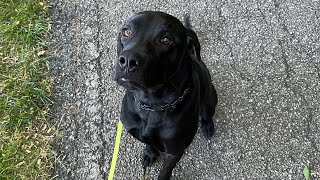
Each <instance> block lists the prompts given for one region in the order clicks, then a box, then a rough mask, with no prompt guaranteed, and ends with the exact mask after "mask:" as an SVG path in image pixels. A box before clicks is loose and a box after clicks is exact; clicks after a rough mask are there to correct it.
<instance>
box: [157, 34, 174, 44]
mask: <svg viewBox="0 0 320 180" xmlns="http://www.w3.org/2000/svg"><path fill="white" fill-rule="evenodd" d="M160 42H161V43H162V44H164V45H167V46H169V45H171V44H172V43H173V40H172V39H171V38H170V37H168V36H165V37H163V38H161V40H160Z"/></svg>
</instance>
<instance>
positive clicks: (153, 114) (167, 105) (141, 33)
mask: <svg viewBox="0 0 320 180" xmlns="http://www.w3.org/2000/svg"><path fill="white" fill-rule="evenodd" d="M117 53H118V58H117V59H116V62H115V64H116V67H115V74H114V80H115V81H117V83H118V84H120V85H121V86H124V87H125V88H126V89H127V91H126V94H125V96H124V98H123V100H122V109H121V121H122V123H123V125H124V127H125V128H126V129H127V130H128V132H129V133H130V134H131V135H132V136H134V137H135V138H137V139H138V140H140V141H142V142H144V143H145V144H146V147H145V149H144V151H143V155H142V166H143V167H144V168H145V167H147V166H149V165H150V164H151V163H153V162H154V161H155V160H156V158H157V156H158V154H159V153H158V151H161V152H163V153H164V163H163V167H162V170H161V172H160V174H159V177H158V179H161V180H164V179H170V177H171V173H172V170H173V168H174V167H175V166H176V163H177V162H178V161H179V160H180V158H181V156H182V155H183V152H184V150H185V149H186V148H187V147H188V146H189V145H190V143H191V142H192V140H193V138H194V135H195V134H196V132H197V129H198V123H199V117H201V128H202V131H203V134H204V136H205V137H206V138H207V139H209V138H211V137H212V135H213V133H214V126H213V122H212V116H213V115H214V113H215V106H216V104H217V94H216V91H215V89H214V87H213V85H212V83H211V77H210V74H209V71H208V69H207V68H206V66H205V64H204V63H203V61H202V60H201V57H200V43H199V41H198V37H197V35H196V34H195V32H194V31H193V30H191V29H190V23H189V20H188V19H187V20H186V27H185V26H184V25H183V24H182V23H181V22H180V21H179V20H178V19H177V18H175V17H173V16H171V15H168V14H165V13H162V12H150V11H148V12H141V13H138V14H135V15H133V16H132V17H130V18H129V19H128V20H127V21H126V22H125V24H124V25H123V27H122V29H121V31H120V33H119V37H118V52H117Z"/></svg>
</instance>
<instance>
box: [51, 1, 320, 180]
mask: <svg viewBox="0 0 320 180" xmlns="http://www.w3.org/2000/svg"><path fill="white" fill-rule="evenodd" d="M51 3H52V4H51V12H50V14H51V19H52V21H53V26H52V42H53V43H52V48H51V49H52V53H53V57H52V58H51V62H50V67H51V76H52V78H53V80H54V89H53V91H54V100H55V102H56V104H55V106H54V108H53V113H54V117H53V121H54V122H56V123H57V125H58V128H59V129H60V131H59V133H60V136H61V138H60V139H59V141H58V142H57V143H56V145H55V147H56V150H57V152H58V153H59V154H60V155H61V159H62V161H61V163H59V164H57V167H56V168H55V173H56V174H57V175H58V177H57V179H66V180H69V179H78V180H90V179H93V180H100V179H107V177H108V173H109V168H110V164H111V158H112V151H113V146H114V140H115V135H116V127H117V122H118V120H119V111H120V102H121V99H122V96H123V93H124V89H122V88H121V87H119V86H117V85H116V84H115V82H113V81H112V78H111V77H112V73H113V69H114V68H113V66H114V62H113V61H114V59H115V58H116V36H117V31H118V30H119V28H120V26H121V25H122V23H123V21H124V20H125V19H126V18H128V17H129V16H131V15H133V14H134V13H135V12H139V11H143V10H159V11H164V12H167V13H169V14H172V15H174V16H176V17H178V18H179V19H180V20H183V17H184V15H185V14H190V17H191V20H192V25H193V29H194V30H195V31H196V32H197V34H198V36H199V40H200V43H201V45H202V53H201V55H202V58H203V60H204V61H205V63H206V65H207V66H208V68H209V69H210V72H211V75H212V77H213V83H214V85H215V87H216V89H217V93H218V97H219V103H218V107H217V111H216V115H215V117H214V121H215V124H216V134H215V135H214V138H213V139H212V140H211V141H207V140H205V139H204V137H203V136H202V134H201V133H200V131H199V132H198V134H197V135H196V137H195V139H194V141H193V143H192V144H191V146H190V147H189V148H188V149H187V151H186V153H185V155H184V156H183V157H182V160H181V161H180V162H179V164H178V165H177V167H176V168H175V170H174V173H173V178H172V179H181V180H221V179H231V180H233V179H303V167H304V164H305V163H309V165H310V169H311V170H313V171H314V172H315V173H316V176H317V177H315V179H317V178H319V179H320V1H319V0H304V1H294V0H293V1H289V0H284V1H277V0H262V1H259V0H255V1H253V0H248V1H234V0H230V1H222V0H216V1H205V0H199V1H195V0H194V1H191V0H189V1H182V0H165V1H161V0H154V1H140V0H128V1H117V0H108V1H107V0H104V1H103V0H85V1H84V0H82V1H80V0H71V1H69V0H52V2H51ZM142 148H143V145H142V144H141V143H140V142H138V141H137V140H135V139H133V138H132V137H130V135H129V134H128V133H126V132H125V131H124V132H123V136H122V139H121V147H120V153H119V157H118V164H117V168H116V175H115V177H114V179H115V180H128V179H140V177H141V175H142V168H141V165H140V156H141V151H142ZM161 163H162V158H159V160H158V161H157V162H156V163H155V165H154V166H152V167H151V168H149V169H148V172H147V177H146V179H155V178H156V176H157V174H158V173H159V168H160V167H161Z"/></svg>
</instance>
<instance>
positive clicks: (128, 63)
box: [118, 56, 139, 71]
mask: <svg viewBox="0 0 320 180" xmlns="http://www.w3.org/2000/svg"><path fill="white" fill-rule="evenodd" d="M118 62H119V66H120V67H121V69H128V70H129V71H132V70H133V69H135V68H137V67H138V66H139V62H138V60H136V59H132V58H127V57H124V56H120V57H119V59H118Z"/></svg>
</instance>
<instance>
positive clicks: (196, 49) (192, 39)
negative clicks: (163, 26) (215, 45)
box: [186, 28, 201, 60]
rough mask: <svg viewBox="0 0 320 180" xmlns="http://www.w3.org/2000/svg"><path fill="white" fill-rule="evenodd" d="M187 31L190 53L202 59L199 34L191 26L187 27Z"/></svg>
mask: <svg viewBox="0 0 320 180" xmlns="http://www.w3.org/2000/svg"><path fill="white" fill-rule="evenodd" d="M186 32H187V49H188V53H189V55H190V56H191V57H192V56H194V57H196V58H197V59H198V60H201V57H200V42H199V39H198V36H197V34H196V33H195V32H194V31H193V30H192V29H189V28H186Z"/></svg>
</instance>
